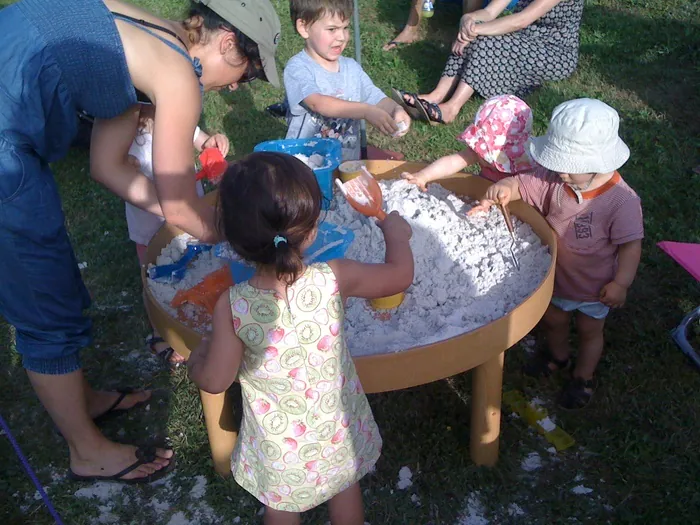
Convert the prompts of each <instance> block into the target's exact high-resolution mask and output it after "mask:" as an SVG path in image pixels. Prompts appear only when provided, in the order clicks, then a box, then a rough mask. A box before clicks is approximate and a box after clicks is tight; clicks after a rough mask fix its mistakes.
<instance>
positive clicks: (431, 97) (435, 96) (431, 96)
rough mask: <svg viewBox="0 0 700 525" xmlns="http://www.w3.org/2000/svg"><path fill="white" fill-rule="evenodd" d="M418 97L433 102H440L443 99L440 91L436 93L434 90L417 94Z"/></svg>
mask: <svg viewBox="0 0 700 525" xmlns="http://www.w3.org/2000/svg"><path fill="white" fill-rule="evenodd" d="M418 98H422V99H423V100H427V101H428V102H432V103H433V104H440V103H441V102H442V101H443V100H445V97H444V96H442V95H441V94H440V93H436V92H435V91H433V92H432V93H428V94H426V95H418Z"/></svg>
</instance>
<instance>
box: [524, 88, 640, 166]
mask: <svg viewBox="0 0 700 525" xmlns="http://www.w3.org/2000/svg"><path fill="white" fill-rule="evenodd" d="M619 126H620V117H619V116H618V114H617V111H615V110H614V109H613V108H611V107H610V106H608V105H607V104H605V103H603V102H601V101H600V100H595V99H591V98H579V99H576V100H569V101H568V102H564V103H562V104H559V105H558V106H557V107H556V108H554V111H553V112H552V119H551V120H550V121H549V127H548V128H547V134H546V135H545V136H544V137H534V138H532V139H531V142H530V155H531V157H532V158H533V160H534V161H535V162H537V163H538V164H539V165H540V166H544V167H545V168H547V169H548V170H551V171H555V172H557V173H572V174H578V173H609V172H611V171H615V170H617V169H618V168H620V166H622V165H623V164H624V163H625V162H627V159H629V157H630V150H629V148H628V147H627V145H626V144H625V143H624V142H623V141H622V139H621V138H620V137H619V136H618V134H617V133H618V128H619Z"/></svg>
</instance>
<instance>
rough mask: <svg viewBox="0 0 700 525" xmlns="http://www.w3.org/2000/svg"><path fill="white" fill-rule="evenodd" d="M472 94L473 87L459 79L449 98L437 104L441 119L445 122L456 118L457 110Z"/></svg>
mask: <svg viewBox="0 0 700 525" xmlns="http://www.w3.org/2000/svg"><path fill="white" fill-rule="evenodd" d="M473 94H474V88H472V87H471V86H470V85H469V84H467V83H466V82H461V81H460V82H459V84H457V87H456V88H455V90H454V93H452V96H451V97H450V98H449V100H447V101H446V102H443V103H442V104H438V106H439V107H440V111H442V120H444V121H445V123H449V122H452V121H453V120H454V119H456V118H457V115H459V112H460V111H461V110H462V106H464V104H466V103H467V101H468V100H469V99H470V98H472V95H473Z"/></svg>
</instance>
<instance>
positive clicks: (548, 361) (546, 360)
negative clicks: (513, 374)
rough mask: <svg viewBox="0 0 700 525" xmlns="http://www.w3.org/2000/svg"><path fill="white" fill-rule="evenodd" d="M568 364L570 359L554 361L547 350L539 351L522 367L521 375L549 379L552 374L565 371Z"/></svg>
mask: <svg viewBox="0 0 700 525" xmlns="http://www.w3.org/2000/svg"><path fill="white" fill-rule="evenodd" d="M570 363H571V358H566V359H556V358H555V357H554V356H553V355H552V353H551V352H550V351H549V350H540V351H539V352H537V353H536V354H535V357H533V358H532V359H531V360H530V362H528V363H526V364H525V365H524V366H523V374H525V375H526V376H530V377H549V376H551V375H552V374H553V373H554V372H559V371H561V370H565V369H566V368H568V367H569V364H570ZM552 367H554V368H552Z"/></svg>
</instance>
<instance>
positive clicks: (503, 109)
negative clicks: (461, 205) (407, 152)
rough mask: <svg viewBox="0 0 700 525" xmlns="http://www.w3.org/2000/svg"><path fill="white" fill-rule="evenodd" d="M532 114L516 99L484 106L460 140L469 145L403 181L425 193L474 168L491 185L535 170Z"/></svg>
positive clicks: (499, 98) (495, 100)
mask: <svg viewBox="0 0 700 525" xmlns="http://www.w3.org/2000/svg"><path fill="white" fill-rule="evenodd" d="M531 133H532V110H531V109H530V106H528V105H527V104H526V103H525V102H523V101H522V100H520V99H519V98H518V97H516V96H514V95H500V96H497V97H493V98H490V99H488V100H487V101H486V102H484V103H483V104H482V105H481V107H480V108H479V110H478V111H477V112H476V117H474V124H472V125H471V126H469V127H468V128H467V129H465V130H464V132H463V133H462V134H461V135H459V136H458V137H457V140H459V141H460V142H464V144H466V145H467V147H466V148H464V149H463V150H462V151H460V152H458V153H453V154H452V155H447V156H445V157H441V158H439V159H438V160H436V161H435V162H433V163H432V164H430V165H428V166H426V167H425V168H423V169H422V170H420V171H418V172H416V173H403V174H402V177H403V178H404V179H406V180H407V181H408V182H411V183H413V184H416V185H417V186H418V187H419V188H420V189H422V190H423V191H426V185H427V184H428V183H429V182H434V181H436V180H440V179H444V178H446V177H450V176H452V175H454V174H455V173H457V172H459V171H462V170H463V169H464V168H466V167H467V166H469V165H471V164H478V165H479V167H480V170H481V171H480V173H479V174H480V175H481V176H482V177H484V178H486V179H489V180H490V181H491V182H498V181H499V180H501V179H503V178H505V177H508V176H511V175H515V174H517V173H519V172H521V171H528V170H531V169H533V167H534V165H533V163H532V160H531V159H530V155H529V153H528V143H529V141H530V134H531Z"/></svg>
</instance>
